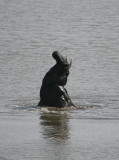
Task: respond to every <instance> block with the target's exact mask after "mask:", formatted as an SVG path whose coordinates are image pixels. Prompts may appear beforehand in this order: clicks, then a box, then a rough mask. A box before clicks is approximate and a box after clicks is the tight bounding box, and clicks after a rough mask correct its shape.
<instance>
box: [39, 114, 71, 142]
mask: <svg viewBox="0 0 119 160" xmlns="http://www.w3.org/2000/svg"><path fill="white" fill-rule="evenodd" d="M40 120H41V121H40V125H41V126H42V128H43V136H44V137H47V138H52V139H54V138H55V139H56V140H59V141H60V140H67V139H68V138H69V126H68V117H67V114H60V113H42V114H41V116H40Z"/></svg>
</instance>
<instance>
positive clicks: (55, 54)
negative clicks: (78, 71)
mask: <svg viewBox="0 0 119 160" xmlns="http://www.w3.org/2000/svg"><path fill="white" fill-rule="evenodd" d="M52 56H53V58H54V59H55V60H56V62H57V64H60V65H64V66H66V67H68V68H70V67H71V65H72V59H71V60H70V63H68V60H67V57H66V58H65V57H63V56H62V55H61V54H60V53H59V52H58V51H54V52H53V54H52Z"/></svg>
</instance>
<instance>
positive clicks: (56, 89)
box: [38, 51, 74, 108]
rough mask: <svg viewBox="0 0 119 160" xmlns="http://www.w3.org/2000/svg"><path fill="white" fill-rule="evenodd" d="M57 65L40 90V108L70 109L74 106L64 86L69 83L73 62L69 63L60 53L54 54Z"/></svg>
mask: <svg viewBox="0 0 119 160" xmlns="http://www.w3.org/2000/svg"><path fill="white" fill-rule="evenodd" d="M52 56H53V58H54V59H55V60H56V64H55V65H54V66H53V67H52V68H51V69H50V70H49V71H48V72H47V73H46V75H45V77H44V78H43V81H42V86H41V89H40V102H39V103H38V106H49V107H58V108H63V107H70V106H74V105H73V103H72V101H71V99H70V97H69V95H68V92H67V90H66V89H65V88H64V86H65V85H66V83H67V77H68V75H69V69H70V67H71V65H72V60H70V63H68V61H67V58H65V57H63V56H62V55H61V54H60V53H59V52H58V51H55V52H53V54H52Z"/></svg>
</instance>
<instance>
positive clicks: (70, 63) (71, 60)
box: [69, 58, 72, 68]
mask: <svg viewBox="0 0 119 160" xmlns="http://www.w3.org/2000/svg"><path fill="white" fill-rule="evenodd" d="M71 66H72V58H71V59H70V64H69V68H70V67H71Z"/></svg>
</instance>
